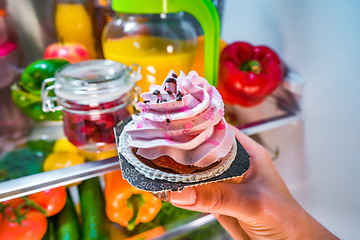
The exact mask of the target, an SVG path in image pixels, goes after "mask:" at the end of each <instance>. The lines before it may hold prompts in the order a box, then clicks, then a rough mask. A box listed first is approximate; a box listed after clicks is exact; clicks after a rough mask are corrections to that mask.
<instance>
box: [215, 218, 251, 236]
mask: <svg viewBox="0 0 360 240" xmlns="http://www.w3.org/2000/svg"><path fill="white" fill-rule="evenodd" d="M214 215H215V217H216V219H217V220H218V221H219V223H220V224H221V226H223V228H224V229H225V230H226V231H227V232H228V233H230V235H231V236H232V237H233V238H234V239H250V238H249V236H248V234H247V233H246V232H245V231H244V229H243V228H242V227H241V225H240V224H239V222H238V220H237V219H236V218H233V217H229V216H225V215H221V214H214Z"/></svg>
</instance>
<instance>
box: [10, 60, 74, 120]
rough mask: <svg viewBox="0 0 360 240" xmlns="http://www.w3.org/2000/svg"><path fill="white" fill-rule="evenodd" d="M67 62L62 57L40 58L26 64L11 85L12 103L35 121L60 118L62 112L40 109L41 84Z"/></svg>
mask: <svg viewBox="0 0 360 240" xmlns="http://www.w3.org/2000/svg"><path fill="white" fill-rule="evenodd" d="M66 64H69V62H68V61H66V60H64V59H41V60H38V61H35V62H33V63H31V64H30V65H28V66H27V67H26V68H25V70H24V72H23V73H22V75H21V80H20V82H19V83H15V84H13V85H12V87H11V93H12V99H13V101H14V103H15V104H16V105H17V106H18V107H19V108H20V109H21V110H22V111H23V112H24V113H25V114H26V115H27V116H28V117H30V118H32V119H33V120H35V121H43V120H53V121H59V120H62V112H61V111H56V112H48V113H45V112H43V111H42V101H41V84H42V82H43V81H44V80H45V79H47V78H51V77H54V76H55V72H56V71H57V69H59V68H60V67H62V66H64V65H66Z"/></svg>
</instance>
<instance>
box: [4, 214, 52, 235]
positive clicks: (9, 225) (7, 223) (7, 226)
mask: <svg viewBox="0 0 360 240" xmlns="http://www.w3.org/2000/svg"><path fill="white" fill-rule="evenodd" d="M26 211H28V212H26ZM20 214H25V217H24V219H23V220H22V221H21V222H20V223H18V222H16V216H15V214H14V212H13V211H12V210H11V209H10V208H6V209H5V211H4V213H2V214H1V215H0V221H1V222H0V239H1V240H24V239H29V240H40V239H42V237H43V236H44V235H45V232H46V228H47V220H46V216H45V215H44V214H42V213H41V212H39V211H37V210H33V209H30V210H28V209H26V208H22V209H21V210H20Z"/></svg>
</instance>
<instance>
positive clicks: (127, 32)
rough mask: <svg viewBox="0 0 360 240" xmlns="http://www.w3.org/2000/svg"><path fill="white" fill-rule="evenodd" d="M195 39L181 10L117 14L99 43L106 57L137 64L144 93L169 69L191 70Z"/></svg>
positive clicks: (105, 29)
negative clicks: (176, 11) (175, 11)
mask: <svg viewBox="0 0 360 240" xmlns="http://www.w3.org/2000/svg"><path fill="white" fill-rule="evenodd" d="M196 40H197V36H196V31H195V29H194V27H193V25H192V24H190V23H189V22H188V21H187V20H185V18H184V13H183V12H178V13H166V14H165V13H161V14H123V13H117V14H116V15H115V16H114V17H113V19H112V20H111V21H110V22H108V23H107V25H106V26H105V28H104V31H103V36H102V46H103V52H104V56H105V58H106V59H111V60H114V61H118V62H121V63H125V64H127V65H129V64H131V63H137V64H138V65H140V66H141V68H142V75H143V77H142V79H141V80H140V81H139V82H138V85H139V86H140V87H141V91H142V92H146V91H148V90H149V86H150V84H158V85H161V83H162V81H163V80H164V79H165V77H166V76H167V74H168V73H169V71H170V70H174V71H175V72H176V73H179V72H180V71H184V72H185V73H187V72H188V71H190V70H191V66H192V63H193V58H194V54H195V46H196Z"/></svg>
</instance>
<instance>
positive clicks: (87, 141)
mask: <svg viewBox="0 0 360 240" xmlns="http://www.w3.org/2000/svg"><path fill="white" fill-rule="evenodd" d="M134 66H135V67H137V70H136V71H135V70H134V69H133V68H134ZM140 77H141V75H140V67H139V66H138V65H132V66H130V67H127V66H126V65H124V64H121V63H118V62H114V61H111V60H90V61H83V62H79V63H76V64H71V65H66V66H64V67H63V68H60V69H59V70H58V71H57V72H56V74H55V77H54V78H49V79H46V80H45V81H44V83H43V86H42V96H41V98H42V101H43V110H44V111H45V112H49V111H59V110H61V111H62V112H63V117H64V133H65V136H66V137H67V138H68V139H69V141H70V142H72V143H73V144H74V145H75V146H77V147H78V148H80V149H82V150H85V151H89V152H98V151H109V150H112V149H114V148H115V137H114V131H113V127H114V126H115V125H116V124H117V123H118V122H119V121H121V120H122V119H125V118H127V117H129V116H130V115H131V114H132V113H133V103H134V101H137V95H138V92H139V90H138V87H136V85H135V82H136V81H137V80H139V79H140Z"/></svg>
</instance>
